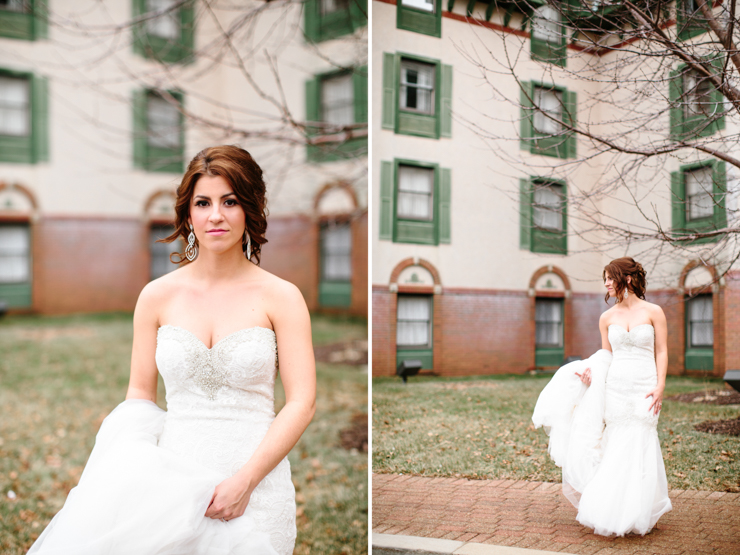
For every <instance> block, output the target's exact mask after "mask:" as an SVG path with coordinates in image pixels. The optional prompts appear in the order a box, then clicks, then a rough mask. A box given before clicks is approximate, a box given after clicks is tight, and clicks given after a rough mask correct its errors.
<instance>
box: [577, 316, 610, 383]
mask: <svg viewBox="0 0 740 555" xmlns="http://www.w3.org/2000/svg"><path fill="white" fill-rule="evenodd" d="M607 320H608V316H607V315H606V312H602V313H601V316H599V332H601V348H602V349H606V350H607V351H609V352H611V350H612V346H611V344H610V343H609V325H608V324H607ZM576 376H578V377H579V378H581V381H582V382H583V383H585V384H586V385H591V369H590V368H586V369H585V370H584V371H583V374H579V373H578V372H576Z"/></svg>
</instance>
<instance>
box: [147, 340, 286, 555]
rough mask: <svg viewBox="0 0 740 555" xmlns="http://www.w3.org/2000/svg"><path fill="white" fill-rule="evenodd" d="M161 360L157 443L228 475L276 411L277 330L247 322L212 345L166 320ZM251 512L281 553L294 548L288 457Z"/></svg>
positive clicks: (251, 505)
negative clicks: (162, 402) (163, 394)
mask: <svg viewBox="0 0 740 555" xmlns="http://www.w3.org/2000/svg"><path fill="white" fill-rule="evenodd" d="M156 362H157V367H158V368H159V372H160V373H161V374H162V378H163V379H164V382H165V388H166V390H167V415H166V417H165V422H164V428H163V430H162V435H161V437H160V439H159V446H160V447H163V448H164V449H168V450H170V451H173V452H175V453H177V454H178V455H181V456H183V457H185V458H187V459H189V460H193V461H195V462H197V463H199V464H201V465H203V466H205V467H207V468H209V469H212V470H214V471H215V472H217V473H219V474H220V475H221V476H223V477H224V478H227V477H229V476H232V475H233V474H235V473H236V472H237V471H238V470H239V469H240V468H241V467H242V466H244V464H245V463H246V462H247V460H249V458H250V457H251V456H252V454H253V453H254V451H255V450H256V449H257V446H258V445H259V443H260V441H261V440H262V438H263V437H264V436H265V434H266V433H267V429H268V428H269V426H270V424H271V423H272V421H273V419H274V418H275V412H274V403H275V396H274V389H275V377H276V374H277V343H276V340H275V333H274V332H273V331H272V330H270V329H267V328H261V327H254V328H247V329H243V330H240V331H237V332H235V333H232V334H231V335H228V336H226V337H224V338H223V339H221V340H220V341H219V342H217V343H216V344H215V345H213V347H212V348H210V349H209V348H208V347H206V346H205V345H204V344H203V343H202V342H201V341H200V340H199V339H198V338H197V337H196V336H195V335H194V334H192V333H191V332H190V331H188V330H186V329H184V328H180V327H177V326H170V325H167V326H162V327H161V328H159V331H158V334H157V352H156ZM245 515H249V516H251V517H252V518H253V519H254V520H255V521H256V523H257V526H258V528H259V529H261V530H263V531H266V532H268V533H269V535H270V537H271V538H272V543H273V547H275V549H276V550H277V551H278V553H281V554H283V553H285V554H289V553H292V552H293V547H294V544H295V536H296V527H295V489H294V488H293V482H292V481H291V477H290V464H289V463H288V459H287V458H285V459H283V460H282V461H281V462H280V463H279V464H278V465H277V466H276V467H275V468H274V469H273V471H272V472H270V473H269V474H268V475H267V476H266V477H265V478H264V480H262V482H260V484H259V485H258V486H257V487H256V488H255V489H254V492H253V493H252V497H251V498H250V500H249V505H248V506H247V510H246V512H245ZM237 521H238V519H237V520H235V521H233V522H235V523H236V522H237Z"/></svg>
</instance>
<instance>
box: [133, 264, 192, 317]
mask: <svg viewBox="0 0 740 555" xmlns="http://www.w3.org/2000/svg"><path fill="white" fill-rule="evenodd" d="M182 270H183V269H182V268H179V269H177V270H175V271H174V272H170V273H168V274H165V275H163V276H162V277H159V278H157V279H154V280H152V281H150V282H149V283H147V284H146V285H145V286H144V288H143V289H142V290H141V293H139V300H138V301H137V302H136V310H137V311H143V312H146V313H147V314H149V315H151V316H153V317H155V318H157V319H158V316H159V314H160V312H161V310H162V308H163V307H164V306H165V305H166V303H167V301H168V300H169V299H170V297H171V296H172V294H173V293H174V291H175V290H176V289H177V287H178V284H180V283H181V281H182Z"/></svg>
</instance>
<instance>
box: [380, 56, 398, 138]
mask: <svg viewBox="0 0 740 555" xmlns="http://www.w3.org/2000/svg"><path fill="white" fill-rule="evenodd" d="M396 95H397V88H396V55H395V54H388V53H387V52H386V53H384V54H383V120H382V127H383V129H395V128H396V104H397V101H396Z"/></svg>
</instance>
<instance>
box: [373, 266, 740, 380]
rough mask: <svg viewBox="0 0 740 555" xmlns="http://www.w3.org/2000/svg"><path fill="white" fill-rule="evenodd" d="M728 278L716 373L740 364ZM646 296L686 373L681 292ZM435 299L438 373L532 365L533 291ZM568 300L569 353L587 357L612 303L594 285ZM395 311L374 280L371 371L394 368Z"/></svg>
mask: <svg viewBox="0 0 740 555" xmlns="http://www.w3.org/2000/svg"><path fill="white" fill-rule="evenodd" d="M727 281H728V286H727V287H726V288H724V289H725V291H724V292H723V293H722V294H721V295H717V299H716V302H715V314H716V315H717V316H716V317H715V321H716V323H715V330H717V331H716V333H715V370H714V374H715V375H717V376H721V375H722V374H723V373H724V371H725V370H726V369H729V368H740V318H739V317H738V316H737V315H740V272H738V273H737V275H736V276H735V278H734V279H728V280H727ZM647 300H648V301H650V302H653V303H656V304H658V305H660V306H661V307H662V308H663V311H664V312H665V315H666V319H667V322H668V373H669V374H672V375H681V374H685V370H684V347H685V345H684V342H685V335H686V334H685V327H684V303H683V297H682V296H681V295H680V294H678V293H676V292H675V291H669V290H665V291H653V292H648V294H647ZM723 300H724V302H723ZM434 303H435V310H434V318H435V321H434V346H435V348H434V372H435V373H437V374H440V375H444V376H455V375H476V374H501V373H517V374H518V373H523V372H526V371H527V370H529V369H531V368H533V367H534V312H533V310H534V309H533V298H531V297H529V296H528V295H527V292H526V291H489V290H466V289H450V288H447V289H444V293H443V294H441V295H435V296H434ZM568 304H569V305H570V309H569V310H567V311H566V328H567V329H566V334H565V339H566V344H565V351H566V352H565V354H566V356H569V355H574V356H579V357H581V358H587V357H589V356H591V355H592V354H593V353H594V352H596V351H597V350H598V349H600V348H601V334H600V333H599V328H598V321H599V316H600V315H601V313H602V312H603V311H604V310H606V309H607V308H608V306H607V305H606V304H605V303H604V297H603V295H601V294H589V293H574V294H573V295H572V297H571V298H570V302H569V303H568ZM720 305H722V306H721V307H720ZM717 307H720V308H717ZM395 312H396V295H395V294H392V293H390V292H389V291H388V287H387V286H374V287H373V376H389V375H394V374H395V355H396V349H395ZM723 315H730V317H729V318H725V317H724V316H723ZM722 326H724V328H722ZM722 329H726V330H727V331H726V332H723V331H721V330H722ZM725 350H726V351H725ZM725 352H726V355H725Z"/></svg>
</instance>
